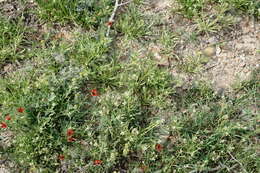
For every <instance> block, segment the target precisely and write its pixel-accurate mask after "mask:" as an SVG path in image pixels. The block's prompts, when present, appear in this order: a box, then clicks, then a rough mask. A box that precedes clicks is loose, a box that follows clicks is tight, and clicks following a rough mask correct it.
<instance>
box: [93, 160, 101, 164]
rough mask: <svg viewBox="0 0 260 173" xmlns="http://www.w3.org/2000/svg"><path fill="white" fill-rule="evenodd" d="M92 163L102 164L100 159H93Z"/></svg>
mask: <svg viewBox="0 0 260 173" xmlns="http://www.w3.org/2000/svg"><path fill="white" fill-rule="evenodd" d="M93 164H94V165H101V164H102V160H94V161H93Z"/></svg>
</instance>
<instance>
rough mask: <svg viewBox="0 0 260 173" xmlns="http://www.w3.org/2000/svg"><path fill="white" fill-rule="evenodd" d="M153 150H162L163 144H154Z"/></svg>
mask: <svg viewBox="0 0 260 173" xmlns="http://www.w3.org/2000/svg"><path fill="white" fill-rule="evenodd" d="M155 150H156V151H158V152H161V151H162V150H163V146H162V145H161V144H156V145H155Z"/></svg>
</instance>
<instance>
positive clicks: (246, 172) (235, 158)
mask: <svg viewBox="0 0 260 173" xmlns="http://www.w3.org/2000/svg"><path fill="white" fill-rule="evenodd" d="M228 154H229V155H230V156H231V158H232V159H233V160H234V161H236V162H237V163H238V164H239V165H240V166H241V168H242V169H243V171H244V172H246V173H247V171H246V169H245V168H244V166H243V164H242V163H241V162H239V161H238V160H237V159H236V158H235V157H234V156H233V155H232V154H231V153H230V152H228Z"/></svg>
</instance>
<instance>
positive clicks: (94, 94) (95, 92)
mask: <svg viewBox="0 0 260 173" xmlns="http://www.w3.org/2000/svg"><path fill="white" fill-rule="evenodd" d="M91 95H92V96H99V94H98V92H97V89H92V90H91Z"/></svg>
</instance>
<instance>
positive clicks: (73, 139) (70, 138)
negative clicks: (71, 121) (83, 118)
mask: <svg viewBox="0 0 260 173" xmlns="http://www.w3.org/2000/svg"><path fill="white" fill-rule="evenodd" d="M67 141H68V142H74V141H76V139H75V138H73V137H69V138H68V139H67Z"/></svg>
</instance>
